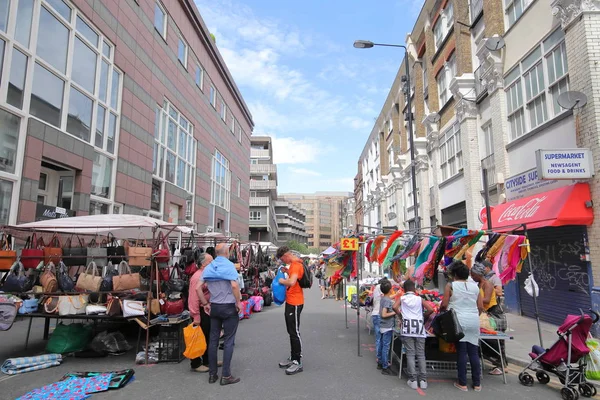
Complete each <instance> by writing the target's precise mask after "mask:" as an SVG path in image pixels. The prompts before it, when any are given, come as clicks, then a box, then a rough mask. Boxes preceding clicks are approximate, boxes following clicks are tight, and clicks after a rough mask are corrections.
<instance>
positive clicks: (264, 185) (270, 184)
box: [250, 180, 277, 190]
mask: <svg viewBox="0 0 600 400" xmlns="http://www.w3.org/2000/svg"><path fill="white" fill-rule="evenodd" d="M272 189H277V182H275V181H258V180H250V190H272Z"/></svg>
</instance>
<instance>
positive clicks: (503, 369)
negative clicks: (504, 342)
mask: <svg viewBox="0 0 600 400" xmlns="http://www.w3.org/2000/svg"><path fill="white" fill-rule="evenodd" d="M498 349H500V351H499V352H498V353H499V355H500V365H502V367H501V368H502V380H503V381H504V384H505V385H506V371H505V368H504V356H502V346H501V345H500V339H498ZM482 365H483V363H482ZM482 376H483V374H482Z"/></svg>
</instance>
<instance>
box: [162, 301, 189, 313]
mask: <svg viewBox="0 0 600 400" xmlns="http://www.w3.org/2000/svg"><path fill="white" fill-rule="evenodd" d="M184 308H185V304H184V302H183V299H177V300H171V299H167V300H166V301H164V303H163V304H162V305H161V306H160V311H161V313H163V314H167V315H178V314H181V313H182V312H183V310H184Z"/></svg>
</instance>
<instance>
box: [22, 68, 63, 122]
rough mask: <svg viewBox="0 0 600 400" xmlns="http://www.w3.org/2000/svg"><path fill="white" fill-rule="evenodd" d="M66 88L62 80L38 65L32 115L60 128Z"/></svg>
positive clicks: (31, 107) (32, 96)
mask: <svg viewBox="0 0 600 400" xmlns="http://www.w3.org/2000/svg"><path fill="white" fill-rule="evenodd" d="M64 86H65V83H64V82H63V80H62V79H59V78H58V77H57V76H56V75H54V74H53V73H51V72H50V71H48V70H47V69H46V68H44V67H42V66H41V65H40V64H37V63H36V64H35V70H34V72H33V87H32V89H31V106H30V113H31V114H32V115H34V116H36V117H38V118H39V119H41V120H43V121H46V122H48V123H49V124H51V125H54V126H56V127H60V116H61V112H62V102H63V92H64Z"/></svg>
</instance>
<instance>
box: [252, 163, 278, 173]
mask: <svg viewBox="0 0 600 400" xmlns="http://www.w3.org/2000/svg"><path fill="white" fill-rule="evenodd" d="M250 173H251V174H276V173H277V166H276V165H274V164H250Z"/></svg>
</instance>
